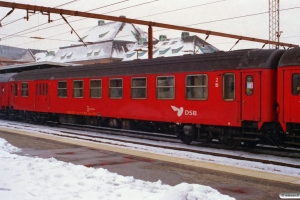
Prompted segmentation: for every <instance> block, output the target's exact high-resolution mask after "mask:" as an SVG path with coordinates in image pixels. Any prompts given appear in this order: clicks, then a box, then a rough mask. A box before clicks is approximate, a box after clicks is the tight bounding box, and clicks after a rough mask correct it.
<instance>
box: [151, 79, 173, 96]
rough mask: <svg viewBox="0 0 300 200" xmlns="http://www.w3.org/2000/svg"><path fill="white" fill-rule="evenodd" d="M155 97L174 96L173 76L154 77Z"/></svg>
mask: <svg viewBox="0 0 300 200" xmlns="http://www.w3.org/2000/svg"><path fill="white" fill-rule="evenodd" d="M156 97H157V99H174V98H175V77H174V76H160V77H156Z"/></svg>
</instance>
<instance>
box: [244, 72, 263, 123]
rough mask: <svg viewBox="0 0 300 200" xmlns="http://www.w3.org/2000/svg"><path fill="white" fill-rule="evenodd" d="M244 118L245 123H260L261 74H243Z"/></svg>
mask: <svg viewBox="0 0 300 200" xmlns="http://www.w3.org/2000/svg"><path fill="white" fill-rule="evenodd" d="M241 81H242V101H241V102H242V113H241V115H242V117H241V119H242V120H244V121H260V117H261V109H260V104H261V75H260V72H248V73H242V79H241Z"/></svg>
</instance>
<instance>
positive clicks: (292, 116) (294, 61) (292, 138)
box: [277, 48, 300, 145]
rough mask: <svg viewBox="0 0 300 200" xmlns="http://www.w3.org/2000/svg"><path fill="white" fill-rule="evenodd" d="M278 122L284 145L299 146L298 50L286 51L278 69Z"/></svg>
mask: <svg viewBox="0 0 300 200" xmlns="http://www.w3.org/2000/svg"><path fill="white" fill-rule="evenodd" d="M277 81H278V96H277V98H278V105H279V106H278V112H279V117H278V121H279V123H280V124H281V127H282V128H283V131H284V132H285V134H286V135H285V136H286V137H287V141H286V142H285V144H286V145H300V114H299V112H300V48H294V49H290V50H288V51H287V52H286V53H285V54H284V55H283V56H282V58H281V60H280V63H279V67H278V78H277Z"/></svg>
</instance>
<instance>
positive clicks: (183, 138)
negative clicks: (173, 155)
mask: <svg viewBox="0 0 300 200" xmlns="http://www.w3.org/2000/svg"><path fill="white" fill-rule="evenodd" d="M179 139H180V140H181V142H183V143H184V144H191V142H192V141H193V139H194V137H193V136H189V135H186V134H184V133H181V134H180V135H179Z"/></svg>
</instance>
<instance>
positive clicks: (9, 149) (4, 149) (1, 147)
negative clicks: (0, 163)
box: [0, 138, 22, 157]
mask: <svg viewBox="0 0 300 200" xmlns="http://www.w3.org/2000/svg"><path fill="white" fill-rule="evenodd" d="M21 151H22V150H21V149H19V148H17V147H14V146H13V145H11V144H9V143H8V142H7V141H6V140H4V139H2V138H0V156H1V157H2V156H3V155H4V154H7V153H18V152H21Z"/></svg>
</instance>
